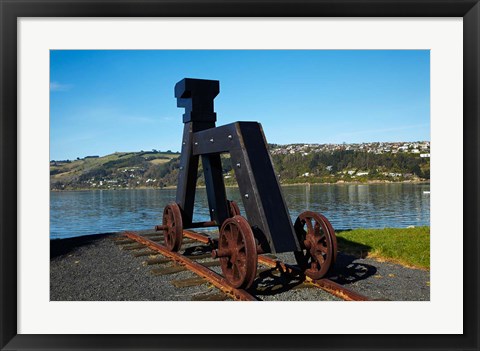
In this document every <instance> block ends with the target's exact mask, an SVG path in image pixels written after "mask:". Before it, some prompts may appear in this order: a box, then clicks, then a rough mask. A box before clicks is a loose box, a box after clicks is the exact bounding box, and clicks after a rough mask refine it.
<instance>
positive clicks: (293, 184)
mask: <svg viewBox="0 0 480 351" xmlns="http://www.w3.org/2000/svg"><path fill="white" fill-rule="evenodd" d="M378 184H430V180H404V181H388V180H369V181H367V182H346V181H343V180H339V181H337V182H335V183H308V182H306V183H280V187H284V186H299V185H378ZM197 188H198V189H205V188H206V186H205V185H197ZM225 188H238V185H225ZM147 189H148V190H174V189H177V186H176V185H169V186H164V187H162V188H159V187H147V186H139V187H136V188H117V189H115V188H114V189H108V188H107V189H94V188H78V189H66V190H59V189H50V192H59V193H61V192H69V191H97V190H100V191H117V190H147Z"/></svg>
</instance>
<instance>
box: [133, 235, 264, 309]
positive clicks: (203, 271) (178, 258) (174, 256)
mask: <svg viewBox="0 0 480 351" xmlns="http://www.w3.org/2000/svg"><path fill="white" fill-rule="evenodd" d="M195 234H197V233H195ZM124 236H126V237H128V238H130V239H132V240H135V241H137V242H139V243H142V244H143V245H145V246H147V247H148V248H150V249H151V250H154V251H156V252H159V253H161V254H162V255H163V256H165V257H167V258H170V259H171V260H173V261H175V262H178V263H180V264H182V265H184V266H185V267H187V268H188V269H189V270H191V271H192V272H194V273H195V274H197V275H199V276H200V277H202V278H205V279H206V280H207V281H209V282H210V283H211V284H213V285H214V286H215V287H217V288H218V289H220V290H221V291H222V292H224V293H225V294H227V295H230V296H232V297H233V298H234V299H235V300H241V301H257V299H256V298H255V297H254V296H252V295H250V294H249V293H248V292H246V291H245V290H239V289H235V288H232V287H231V286H229V284H228V282H227V280H226V279H225V278H223V277H222V276H221V275H219V274H217V273H215V272H213V271H212V270H210V269H208V268H206V267H204V266H202V265H201V264H199V263H197V262H195V261H192V260H191V259H189V258H187V257H185V256H183V255H180V254H178V253H176V252H171V251H169V250H167V248H166V247H164V246H163V245H160V244H158V243H156V242H154V241H152V240H149V239H147V238H145V237H142V236H140V235H139V234H137V233H134V232H125V233H124ZM203 237H205V236H203Z"/></svg>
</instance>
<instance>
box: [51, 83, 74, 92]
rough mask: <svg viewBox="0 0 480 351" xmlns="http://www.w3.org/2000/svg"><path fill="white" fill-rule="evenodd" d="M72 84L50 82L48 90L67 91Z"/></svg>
mask: <svg viewBox="0 0 480 351" xmlns="http://www.w3.org/2000/svg"><path fill="white" fill-rule="evenodd" d="M72 87H73V86H72V85H71V84H61V83H59V82H50V91H68V90H70V89H71V88H72Z"/></svg>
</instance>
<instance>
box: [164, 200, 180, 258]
mask: <svg viewBox="0 0 480 351" xmlns="http://www.w3.org/2000/svg"><path fill="white" fill-rule="evenodd" d="M163 225H164V226H166V229H164V231H163V236H164V238H165V246H166V247H167V249H169V250H170V251H178V250H180V247H181V246H182V236H183V221H182V213H181V211H180V207H178V205H177V204H176V203H171V204H168V205H167V206H165V209H164V210H163Z"/></svg>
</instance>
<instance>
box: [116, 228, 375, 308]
mask: <svg viewBox="0 0 480 351" xmlns="http://www.w3.org/2000/svg"><path fill="white" fill-rule="evenodd" d="M183 237H184V239H183V244H184V245H186V246H187V248H186V250H185V252H184V253H183V254H180V253H178V252H171V251H169V250H168V249H167V248H166V247H165V246H164V245H163V235H162V233H161V232H147V233H142V234H140V233H137V232H132V231H128V232H124V233H123V235H122V236H120V237H117V238H115V241H116V244H118V245H119V246H121V247H122V249H124V250H126V251H130V252H132V254H133V255H134V256H136V257H143V256H145V257H147V260H146V261H144V265H146V266H151V267H160V268H153V269H152V274H156V275H167V274H173V273H177V272H181V271H184V270H188V271H191V272H193V273H195V274H196V275H197V276H198V277H197V278H189V279H182V280H173V281H172V284H173V285H175V286H176V287H179V288H181V287H189V286H195V285H201V284H205V283H209V284H211V285H213V286H214V287H216V288H217V289H218V290H219V291H220V292H219V293H210V294H204V295H203V296H197V298H196V299H198V300H225V299H228V298H231V299H233V300H238V301H257V300H260V297H259V296H258V295H259V294H257V293H256V289H248V290H243V289H235V288H233V287H231V286H230V285H229V284H228V282H227V280H226V279H225V278H224V277H223V276H222V275H221V274H219V273H217V272H215V271H214V270H213V269H212V267H215V266H218V264H219V262H218V260H212V259H209V258H210V257H211V254H210V252H211V248H212V247H213V246H214V245H215V239H213V238H211V237H209V236H207V235H204V234H201V233H198V232H194V231H191V230H184V231H183ZM190 244H191V245H193V246H190V247H188V245H190ZM198 244H201V246H198ZM199 247H200V250H192V249H197V248H199ZM159 256H160V257H159ZM200 261H202V262H200ZM258 265H259V270H258V275H260V276H261V275H262V274H263V273H264V272H269V273H270V272H272V270H274V271H275V272H276V274H277V275H280V276H283V277H287V279H293V280H295V281H297V282H298V283H297V284H296V285H295V286H294V288H317V289H321V290H323V291H325V292H327V293H329V294H331V295H333V296H336V297H337V298H340V299H342V300H345V301H369V300H370V299H369V298H368V297H366V296H363V295H361V294H359V293H357V292H355V291H352V290H350V289H348V288H346V287H344V286H342V285H340V284H338V283H336V282H334V281H332V280H330V279H326V278H324V279H319V280H313V279H311V278H309V277H306V276H305V275H303V273H302V272H301V271H300V270H299V269H298V268H297V267H296V266H292V265H289V264H285V263H283V262H281V261H280V260H278V259H277V258H276V257H274V256H273V257H272V255H259V256H258ZM258 275H257V278H258ZM277 288H278V287H277ZM279 290H281V288H280V289H279Z"/></svg>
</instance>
